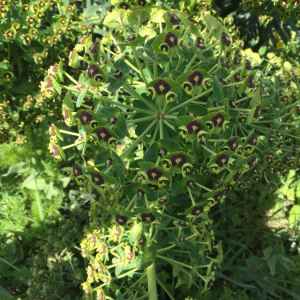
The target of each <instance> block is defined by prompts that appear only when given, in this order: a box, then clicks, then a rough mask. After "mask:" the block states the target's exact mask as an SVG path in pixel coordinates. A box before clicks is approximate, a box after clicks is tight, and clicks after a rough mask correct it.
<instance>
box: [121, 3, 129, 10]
mask: <svg viewBox="0 0 300 300" xmlns="http://www.w3.org/2000/svg"><path fill="white" fill-rule="evenodd" d="M120 8H123V9H129V5H128V4H127V3H126V2H122V3H121V4H120Z"/></svg>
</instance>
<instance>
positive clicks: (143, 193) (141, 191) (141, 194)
mask: <svg viewBox="0 0 300 300" xmlns="http://www.w3.org/2000/svg"><path fill="white" fill-rule="evenodd" d="M136 193H137V195H138V196H144V195H145V192H144V191H143V190H142V189H138V191H137V192H136Z"/></svg>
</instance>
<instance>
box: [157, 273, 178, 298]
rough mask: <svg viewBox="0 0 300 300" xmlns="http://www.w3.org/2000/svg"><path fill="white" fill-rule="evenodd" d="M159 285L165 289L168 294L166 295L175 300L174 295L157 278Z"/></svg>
mask: <svg viewBox="0 0 300 300" xmlns="http://www.w3.org/2000/svg"><path fill="white" fill-rule="evenodd" d="M156 280H157V282H158V284H159V285H160V286H161V287H162V288H163V290H164V291H165V292H166V294H167V295H168V296H169V297H170V299H171V300H175V299H174V298H173V297H172V295H171V294H170V292H169V291H168V290H167V288H166V287H165V286H164V285H163V284H162V282H161V281H160V280H159V279H158V278H156Z"/></svg>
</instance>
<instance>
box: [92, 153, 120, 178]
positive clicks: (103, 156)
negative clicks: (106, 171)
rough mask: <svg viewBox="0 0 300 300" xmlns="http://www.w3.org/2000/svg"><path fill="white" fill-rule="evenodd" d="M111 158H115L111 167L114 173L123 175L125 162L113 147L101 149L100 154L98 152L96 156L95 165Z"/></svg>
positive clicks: (117, 175) (114, 174) (116, 175)
mask: <svg viewBox="0 0 300 300" xmlns="http://www.w3.org/2000/svg"><path fill="white" fill-rule="evenodd" d="M109 158H111V159H112V160H113V164H112V168H111V169H112V173H113V174H112V175H113V176H115V177H119V176H121V175H122V174H123V172H124V163H123V161H122V159H121V158H120V157H119V156H118V154H117V153H116V152H114V151H113V150H111V149H107V150H104V151H101V152H100V153H99V154H97V156H96V157H95V165H98V164H102V163H106V161H107V159H109Z"/></svg>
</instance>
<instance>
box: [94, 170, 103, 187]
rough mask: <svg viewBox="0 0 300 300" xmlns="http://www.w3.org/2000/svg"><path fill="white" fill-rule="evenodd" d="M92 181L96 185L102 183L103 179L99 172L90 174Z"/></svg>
mask: <svg viewBox="0 0 300 300" xmlns="http://www.w3.org/2000/svg"><path fill="white" fill-rule="evenodd" d="M92 181H93V182H94V183H95V184H96V185H101V184H103V183H104V179H103V177H102V176H101V174H99V173H93V174H92Z"/></svg>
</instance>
